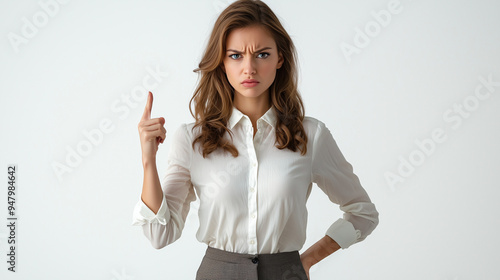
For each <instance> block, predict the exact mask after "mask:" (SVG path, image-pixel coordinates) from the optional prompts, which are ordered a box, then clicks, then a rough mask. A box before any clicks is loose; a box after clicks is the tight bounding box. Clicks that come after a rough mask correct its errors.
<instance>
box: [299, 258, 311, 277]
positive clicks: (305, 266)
mask: <svg viewBox="0 0 500 280" xmlns="http://www.w3.org/2000/svg"><path fill="white" fill-rule="evenodd" d="M300 261H301V262H302V266H303V267H304V270H305V271H306V275H307V280H311V279H310V278H309V269H310V268H311V267H310V266H309V265H308V264H306V263H305V262H304V260H303V259H302V258H301V259H300Z"/></svg>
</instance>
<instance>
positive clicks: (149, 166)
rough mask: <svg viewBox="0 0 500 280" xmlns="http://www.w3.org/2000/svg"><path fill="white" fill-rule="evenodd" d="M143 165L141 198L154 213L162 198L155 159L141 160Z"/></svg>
mask: <svg viewBox="0 0 500 280" xmlns="http://www.w3.org/2000/svg"><path fill="white" fill-rule="evenodd" d="M143 166H144V180H143V183H142V194H141V199H142V201H143V202H144V204H146V206H148V207H149V209H151V211H153V212H154V213H155V214H156V213H158V210H159V209H160V206H161V202H162V200H163V191H162V189H161V184H160V179H159V176H158V170H157V168H156V159H155V158H152V159H147V160H143Z"/></svg>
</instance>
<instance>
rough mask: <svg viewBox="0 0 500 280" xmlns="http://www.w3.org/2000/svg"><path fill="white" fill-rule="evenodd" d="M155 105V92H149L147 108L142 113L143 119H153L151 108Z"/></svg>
mask: <svg viewBox="0 0 500 280" xmlns="http://www.w3.org/2000/svg"><path fill="white" fill-rule="evenodd" d="M152 107H153V94H152V93H151V92H148V100H147V101H146V108H144V113H143V114H142V119H143V120H149V119H151V108H152Z"/></svg>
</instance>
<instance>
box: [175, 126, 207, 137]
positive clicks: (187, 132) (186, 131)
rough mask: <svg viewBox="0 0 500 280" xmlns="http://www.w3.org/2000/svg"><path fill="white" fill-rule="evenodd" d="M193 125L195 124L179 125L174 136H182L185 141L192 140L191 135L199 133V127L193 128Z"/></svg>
mask: <svg viewBox="0 0 500 280" xmlns="http://www.w3.org/2000/svg"><path fill="white" fill-rule="evenodd" d="M194 124H195V122H190V123H180V124H178V125H177V126H176V128H175V132H174V134H175V135H177V136H183V137H184V138H186V139H189V140H192V139H193V135H196V134H198V133H200V132H201V127H200V126H198V127H196V128H194ZM193 128H194V129H193Z"/></svg>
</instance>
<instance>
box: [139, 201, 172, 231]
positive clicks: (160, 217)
mask: <svg viewBox="0 0 500 280" xmlns="http://www.w3.org/2000/svg"><path fill="white" fill-rule="evenodd" d="M162 197H163V198H162V201H161V205H160V209H158V212H157V213H156V214H155V213H154V212H153V211H152V210H151V209H149V207H148V206H147V205H146V204H144V202H143V201H142V199H141V198H139V201H138V202H137V203H136V205H135V207H134V213H133V221H132V225H133V226H142V225H144V224H147V223H152V224H154V223H159V224H162V225H166V224H167V221H168V220H170V211H167V210H168V207H167V200H166V199H165V196H164V195H163V196H162Z"/></svg>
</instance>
